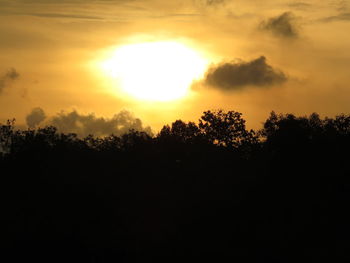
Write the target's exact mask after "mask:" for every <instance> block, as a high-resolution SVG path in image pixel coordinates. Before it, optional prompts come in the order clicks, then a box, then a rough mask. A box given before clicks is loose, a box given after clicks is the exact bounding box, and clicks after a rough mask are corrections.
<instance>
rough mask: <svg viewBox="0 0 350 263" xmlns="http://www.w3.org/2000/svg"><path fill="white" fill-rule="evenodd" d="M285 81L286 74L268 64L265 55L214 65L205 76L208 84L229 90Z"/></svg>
mask: <svg viewBox="0 0 350 263" xmlns="http://www.w3.org/2000/svg"><path fill="white" fill-rule="evenodd" d="M285 81H287V77H286V75H285V74H284V73H283V72H282V71H279V70H276V69H274V68H273V67H272V66H270V65H268V64H267V63H266V58H265V57H264V56H261V57H259V58H257V59H255V60H252V61H249V62H238V63H235V62H232V63H223V64H219V65H217V66H213V67H211V68H210V69H209V71H208V73H207V75H206V78H205V83H206V84H207V85H209V86H212V87H215V88H218V89H222V90H227V91H231V90H237V89H241V88H242V87H245V86H259V87H263V86H271V85H275V84H281V83H283V82H285Z"/></svg>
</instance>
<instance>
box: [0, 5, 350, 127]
mask: <svg viewBox="0 0 350 263" xmlns="http://www.w3.org/2000/svg"><path fill="white" fill-rule="evenodd" d="M347 3H348V1H341V0H339V1H338V0H324V1H316V0H305V1H292V0H290V1H279V0H265V1H260V0H235V1H233V0H232V1H231V0H226V1H225V0H216V1H215V0H211V1H210V0H192V1H191V0H173V1H161V0H109V1H103V0H99V1H98V0H84V1H80V0H0V62H1V63H0V122H4V121H5V120H6V119H9V118H13V117H15V118H16V119H17V123H18V124H23V125H24V124H25V123H26V116H27V115H28V114H29V113H30V112H31V111H32V109H33V108H36V107H40V108H41V109H43V110H44V112H45V116H46V119H45V121H43V122H42V125H43V124H50V123H52V120H53V118H54V117H55V116H56V117H57V114H58V113H60V112H61V114H64V113H62V112H65V113H66V114H68V113H69V112H71V111H73V110H76V111H77V112H78V113H79V114H80V115H82V116H85V115H87V114H90V113H93V114H94V115H95V116H96V118H97V117H103V118H105V119H106V120H111V119H113V116H114V115H115V114H118V113H119V112H121V111H123V110H127V111H129V112H131V113H132V115H131V116H134V117H137V118H140V119H141V120H142V122H143V124H144V126H151V127H152V129H153V131H155V132H156V131H157V130H158V129H159V128H160V127H161V126H162V125H163V124H167V123H171V122H172V121H175V120H176V119H183V120H185V121H189V120H193V121H196V120H198V118H199V117H200V115H201V113H202V112H203V111H204V110H208V109H218V108H223V109H226V110H236V111H240V112H242V113H243V116H244V118H245V119H246V120H247V122H248V126H249V127H254V128H258V127H260V126H261V123H262V122H263V121H264V119H266V118H267V117H268V114H269V112H271V111H272V110H274V111H276V112H283V113H287V112H291V113H295V114H310V113H312V112H315V111H316V112H318V113H320V114H321V116H334V115H335V114H339V113H349V110H350V103H349V102H350V87H349V84H348V83H350V74H349V68H350V48H349V47H350V35H349V34H348V32H349V29H350V4H347ZM143 41H175V42H181V43H185V44H186V45H188V46H189V47H191V48H193V49H194V50H196V51H197V52H200V53H201V54H203V55H204V56H206V58H207V59H208V62H209V63H213V64H212V65H211V69H210V70H209V69H208V70H209V71H208V72H207V75H205V76H207V77H204V78H203V79H202V80H200V81H197V83H196V85H193V86H192V87H191V88H190V94H191V95H190V96H185V97H184V98H182V99H179V100H176V101H168V102H150V101H142V100H137V99H133V98H132V97H128V96H124V95H122V93H120V92H119V90H118V88H116V87H115V86H116V85H117V84H116V83H115V81H113V80H112V79H111V78H110V77H109V76H108V75H106V74H104V73H103V72H102V71H101V69H100V68H98V67H97V66H96V67H94V61H97V60H99V59H102V58H104V57H106V56H108V54H111V53H110V52H111V51H112V50H114V49H115V48H116V47H118V46H122V45H125V44H127V43H131V42H132V43H137V42H143ZM171 63H172V61H169V64H167V63H165V64H166V65H164V67H165V68H169V70H170V69H171V67H170V65H172V64H171ZM184 63H186V62H184ZM151 66H152V64H151V63H150V67H151ZM14 73H16V74H14ZM17 74H18V75H17ZM138 77H139V76H137V72H136V73H135V78H138ZM174 77H176V72H174ZM169 81H170V80H169ZM144 88H145V89H147V86H145V87H144ZM132 118H133V117H132Z"/></svg>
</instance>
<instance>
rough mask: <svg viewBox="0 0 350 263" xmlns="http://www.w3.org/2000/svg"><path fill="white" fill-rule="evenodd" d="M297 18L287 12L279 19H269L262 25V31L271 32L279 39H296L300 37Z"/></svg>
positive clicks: (278, 17)
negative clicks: (295, 21) (296, 23)
mask: <svg viewBox="0 0 350 263" xmlns="http://www.w3.org/2000/svg"><path fill="white" fill-rule="evenodd" d="M294 20H295V17H294V15H293V14H292V13H291V12H285V13H283V14H281V15H280V16H277V17H272V18H269V19H268V20H267V21H263V22H261V24H260V29H262V30H266V31H270V32H272V33H273V34H274V35H276V36H279V37H288V38H295V37H297V36H298V32H297V29H296V26H295V25H294Z"/></svg>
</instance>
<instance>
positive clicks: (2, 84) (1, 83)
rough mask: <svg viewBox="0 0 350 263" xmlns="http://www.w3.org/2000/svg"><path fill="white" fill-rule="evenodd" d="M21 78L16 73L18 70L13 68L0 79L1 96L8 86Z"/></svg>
mask: <svg viewBox="0 0 350 263" xmlns="http://www.w3.org/2000/svg"><path fill="white" fill-rule="evenodd" d="M18 78H19V73H18V72H17V71H16V69H14V68H11V69H9V70H8V71H7V72H6V73H5V74H4V75H3V76H2V77H0V94H1V93H2V92H3V90H4V89H5V88H6V87H8V85H9V84H10V83H11V82H12V81H15V80H16V79H18Z"/></svg>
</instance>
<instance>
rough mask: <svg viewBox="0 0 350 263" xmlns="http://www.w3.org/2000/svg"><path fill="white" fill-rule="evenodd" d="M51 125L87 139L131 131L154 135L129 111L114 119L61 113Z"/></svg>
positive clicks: (50, 121)
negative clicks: (92, 136)
mask: <svg viewBox="0 0 350 263" xmlns="http://www.w3.org/2000/svg"><path fill="white" fill-rule="evenodd" d="M49 124H50V125H53V126H55V127H57V128H58V130H59V131H60V132H64V133H76V134H78V135H79V136H82V137H85V136H88V135H89V134H92V135H95V136H107V135H110V134H114V135H118V136H119V135H122V134H125V133H127V132H129V130H131V129H134V130H136V131H144V132H147V133H149V134H152V131H151V128H150V127H143V125H142V122H141V120H140V119H138V118H135V117H134V116H133V114H131V113H130V112H128V111H121V112H119V113H118V114H115V115H114V116H113V118H110V119H108V118H103V117H96V116H95V115H94V114H92V113H91V114H86V115H84V114H79V113H78V112H77V111H75V110H74V111H72V112H68V113H65V112H61V113H59V114H57V115H56V116H54V117H52V118H51V119H50V120H49Z"/></svg>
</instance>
